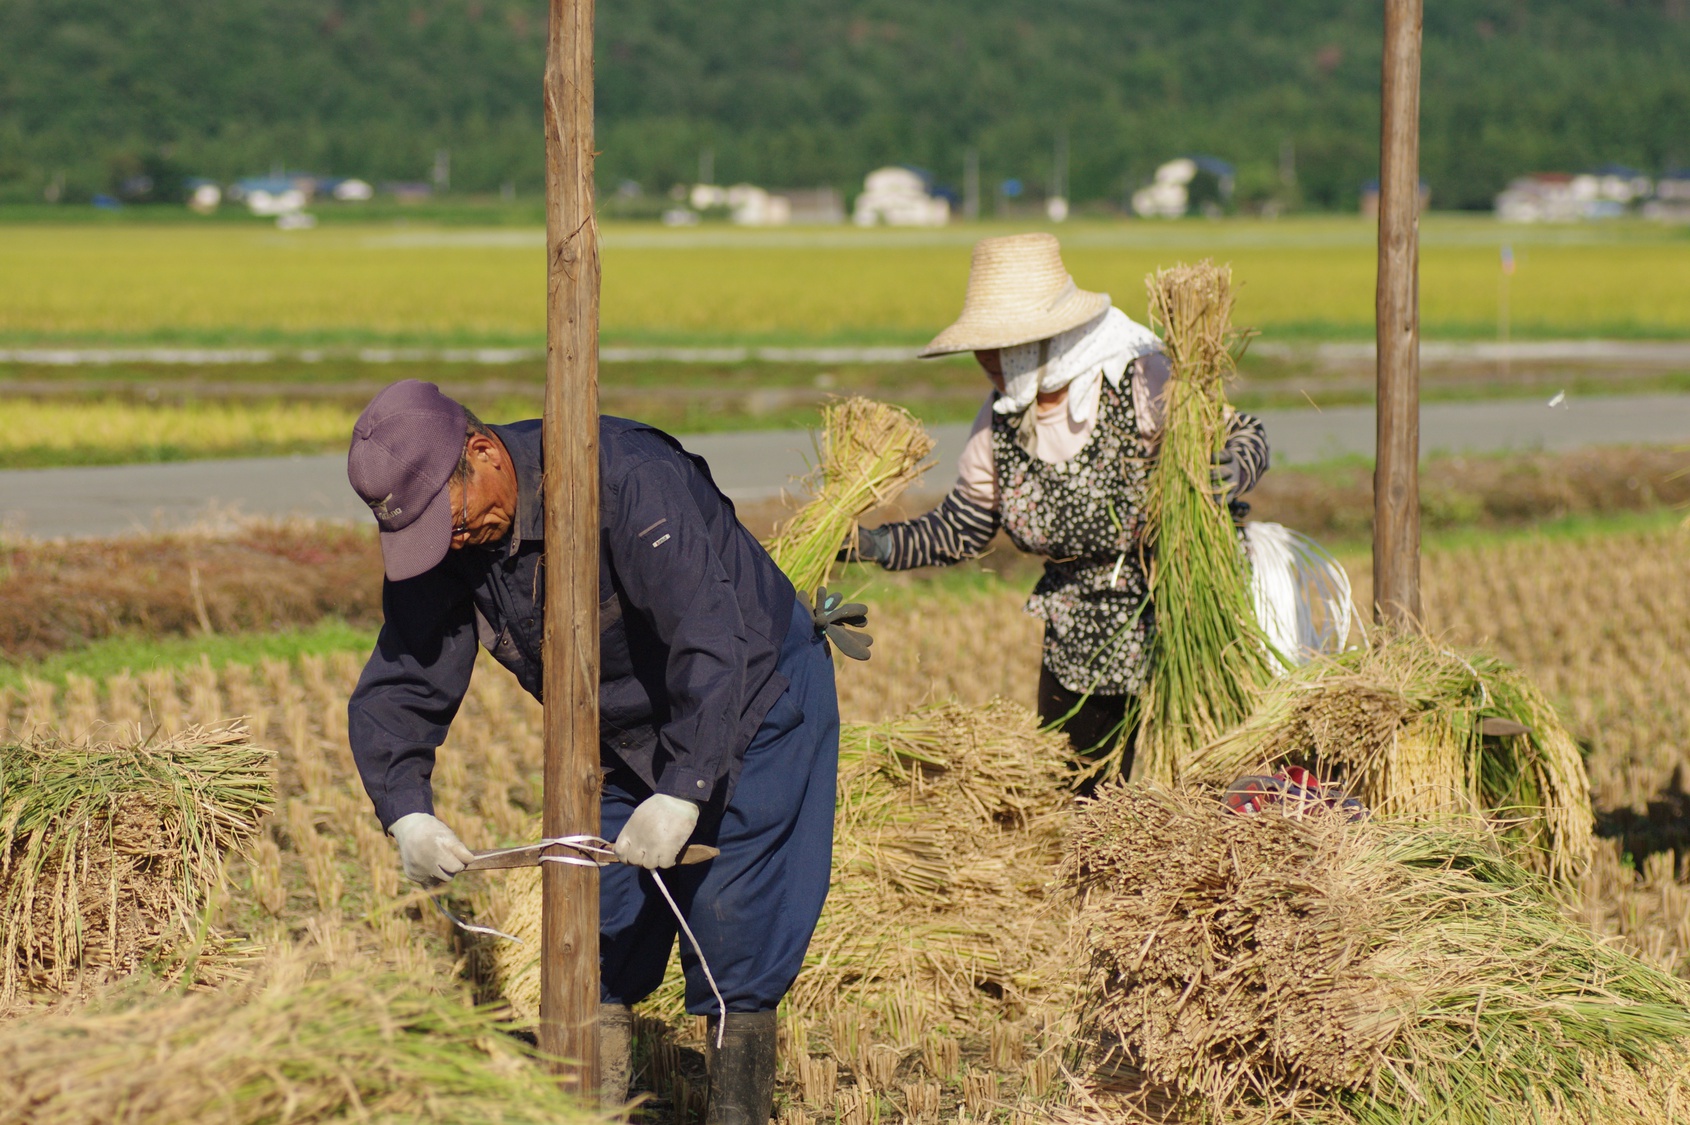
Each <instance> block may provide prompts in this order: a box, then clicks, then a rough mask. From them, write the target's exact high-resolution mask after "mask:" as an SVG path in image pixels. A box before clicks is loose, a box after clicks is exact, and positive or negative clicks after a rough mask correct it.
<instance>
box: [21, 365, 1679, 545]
mask: <svg viewBox="0 0 1690 1125" xmlns="http://www.w3.org/2000/svg"><path fill="white" fill-rule="evenodd" d="M1262 420H1263V422H1264V423H1265V424H1266V426H1267V430H1268V438H1269V440H1270V442H1271V443H1272V446H1273V455H1274V461H1275V463H1276V464H1280V465H1285V464H1296V463H1299V462H1309V461H1319V460H1326V459H1329V458H1333V457H1340V456H1346V455H1355V456H1362V457H1370V456H1372V453H1373V410H1372V408H1371V407H1366V406H1354V407H1329V408H1327V409H1326V410H1324V411H1320V410H1312V409H1306V410H1274V411H1265V412H1263V414H1262ZM966 433H967V427H966V426H962V425H955V426H939V427H937V428H936V429H935V436H936V437H937V438H938V441H939V447H938V450H937V454H936V456H937V458H938V467H937V468H935V469H934V470H933V472H932V473H931V474H930V476H929V484H930V485H931V486H932V487H934V488H942V487H944V485H945V484H946V482H947V481H948V480H949V477H950V466H951V465H953V464H954V463H955V461H956V456H957V453H958V452H959V451H960V450H961V448H962V442H963V439H964V438H965V436H966ZM1420 433H1421V448H1422V449H1423V450H1425V451H1426V452H1428V453H1434V452H1443V453H1479V452H1501V451H1506V450H1510V449H1516V450H1549V451H1561V450H1570V449H1577V448H1580V447H1583V446H1591V445H1630V444H1648V445H1660V444H1675V443H1685V444H1690V395H1636V396H1628V397H1615V398H1591V399H1576V398H1575V399H1570V400H1568V401H1566V402H1565V403H1564V404H1562V405H1559V406H1555V407H1550V406H1548V405H1547V404H1546V403H1543V402H1535V401H1529V400H1510V401H1505V402H1473V403H1453V402H1438V403H1429V404H1427V405H1426V406H1424V407H1423V408H1422V410H1421V418H1420ZM684 440H685V442H686V444H687V446H688V448H690V449H692V450H693V451H694V452H696V453H699V454H700V455H702V456H703V457H705V458H706V459H707V460H708V461H709V462H710V465H711V467H712V470H713V471H714V473H715V475H716V480H717V483H719V484H720V485H721V486H722V488H723V490H724V491H726V492H727V493H728V494H729V495H730V496H732V497H734V498H735V499H736V500H747V501H750V500H761V499H768V498H770V497H774V496H778V495H779V494H780V492H781V490H782V489H783V488H786V487H790V485H791V482H792V480H793V479H794V478H795V477H797V476H799V475H801V474H802V473H803V472H804V470H805V468H806V466H807V463H808V459H809V458H811V457H813V456H814V450H813V447H812V446H811V444H810V437H809V435H808V434H806V433H804V432H802V431H791V430H785V431H772V432H763V433H736V434H702V435H696V436H693V437H690V438H686V439H684ZM345 466H346V462H345V459H344V458H343V457H341V456H338V455H330V456H324V457H284V458H267V459H257V460H244V461H196V462H185V463H180V464H170V465H128V466H118V467H113V468H78V469H34V470H13V471H6V472H0V531H4V533H5V534H7V535H11V536H28V537H35V538H56V537H60V536H90V535H113V534H121V533H124V532H135V531H148V530H157V529H163V528H172V527H181V526H183V525H186V524H194V523H206V522H211V523H216V522H217V521H219V520H227V519H229V518H231V517H235V516H271V517H280V516H290V515H297V516H305V517H309V518H314V519H336V520H367V519H368V518H369V516H368V514H367V512H366V510H365V509H364V506H363V505H362V504H360V503H359V502H358V500H357V498H356V497H354V496H353V495H352V492H351V490H350V489H349V488H348V487H347V484H346V476H345V472H346V467H345Z"/></svg>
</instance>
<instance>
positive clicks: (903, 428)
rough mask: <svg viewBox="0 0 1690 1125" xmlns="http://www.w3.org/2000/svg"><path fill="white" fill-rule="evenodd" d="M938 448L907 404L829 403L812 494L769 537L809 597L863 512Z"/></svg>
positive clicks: (779, 562)
mask: <svg viewBox="0 0 1690 1125" xmlns="http://www.w3.org/2000/svg"><path fill="white" fill-rule="evenodd" d="M931 452H933V438H932V437H931V436H929V434H928V433H927V431H926V430H925V429H924V428H922V425H921V423H920V422H919V421H917V420H916V418H915V416H914V415H912V414H911V413H910V412H909V411H907V410H904V409H902V408H901V407H897V406H888V405H887V404H886V403H883V402H875V401H873V400H871V399H866V398H857V397H853V398H847V399H842V400H840V401H837V402H832V403H829V404H828V405H827V406H825V407H823V408H822V426H821V435H820V437H819V438H818V440H817V446H816V467H815V470H814V472H813V473H812V474H811V476H810V479H809V480H808V481H807V482H806V491H807V492H809V494H810V496H811V499H810V500H809V501H808V502H806V503H805V505H804V507H803V508H801V509H799V511H798V513H797V514H796V515H794V516H793V517H792V518H791V519H789V520H787V521H786V522H785V523H782V524H781V525H780V526H779V527H777V528H775V532H774V535H773V536H772V537H771V538H770V540H769V542H768V544H767V546H768V549H769V554H770V556H772V557H773V558H774V560H775V565H776V566H779V567H780V568H781V569H782V570H783V571H785V572H786V576H787V577H788V578H790V579H791V580H792V585H793V586H794V587H795V588H796V589H797V590H798V594H799V596H800V597H802V598H804V599H805V600H806V601H808V600H809V599H810V598H812V597H814V595H815V593H816V590H817V588H818V587H821V586H823V585H825V584H826V583H827V581H828V575H829V574H830V573H831V572H832V571H833V569H834V557H835V556H836V555H837V554H838V552H839V548H840V547H842V546H844V545H845V544H846V543H849V542H854V541H855V539H856V535H857V520H858V519H860V518H861V517H862V515H863V513H865V512H867V511H870V510H871V509H874V508H880V507H885V506H886V505H887V504H889V503H891V502H892V501H893V500H895V499H897V497H898V496H899V495H900V494H902V492H903V491H904V489H906V488H908V487H909V486H910V485H911V484H913V483H915V481H916V478H918V477H920V476H921V474H922V473H923V472H925V471H926V470H927V469H928V467H929V466H930V465H931V464H932V462H930V461H928V460H927V455H928V454H929V453H931Z"/></svg>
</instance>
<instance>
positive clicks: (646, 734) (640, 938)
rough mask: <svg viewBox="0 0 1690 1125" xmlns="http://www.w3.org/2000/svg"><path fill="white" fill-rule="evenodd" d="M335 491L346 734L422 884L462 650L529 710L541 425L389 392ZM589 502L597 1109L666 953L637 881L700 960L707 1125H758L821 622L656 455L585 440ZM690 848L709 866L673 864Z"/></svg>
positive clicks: (691, 483) (817, 875)
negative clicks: (345, 524) (365, 573)
mask: <svg viewBox="0 0 1690 1125" xmlns="http://www.w3.org/2000/svg"><path fill="white" fill-rule="evenodd" d="M347 476H348V477H349V478H350V480H351V483H352V487H353V488H354V489H355V490H356V491H357V493H358V495H359V497H360V498H362V499H363V500H364V501H365V503H367V504H369V506H370V510H371V511H372V512H374V513H375V517H376V523H377V525H378V526H379V527H380V529H381V537H380V538H381V551H382V563H383V567H384V570H385V572H386V582H385V583H384V584H383V587H382V612H383V615H384V618H385V620H384V622H383V624H382V629H381V635H380V636H379V638H378V639H377V641H376V646H375V651H374V652H373V653H371V655H370V659H369V663H368V664H367V665H365V668H364V673H363V675H362V676H361V677H360V678H359V680H358V686H357V688H356V689H355V690H354V691H353V693H352V699H351V702H350V704H349V705H348V708H347V711H348V728H347V729H348V737H349V740H350V742H351V744H352V755H353V758H354V759H355V760H356V762H357V765H358V772H359V774H360V776H361V777H362V778H363V782H364V788H365V790H366V791H367V792H368V793H369V796H370V800H371V802H372V803H373V804H374V805H375V811H376V815H377V816H378V817H379V818H380V820H381V824H382V827H383V828H385V829H387V831H388V832H389V833H390V834H391V835H392V836H393V838H394V839H395V840H396V841H397V842H398V844H399V855H400V859H401V861H402V863H403V864H404V868H405V873H406V874H407V875H409V876H410V877H411V878H412V879H414V880H416V881H417V882H419V883H422V884H424V885H436V884H439V883H441V882H444V881H445V880H448V879H450V878H452V877H453V876H454V875H455V874H457V873H458V872H460V871H462V870H463V868H464V865H465V864H466V863H468V862H469V861H470V859H471V858H472V855H471V853H470V852H469V850H468V849H467V848H466V847H465V846H464V845H463V843H462V842H461V841H460V840H459V839H458V836H457V834H456V833H455V832H453V830H452V829H451V828H450V827H449V826H448V825H447V824H446V823H444V822H443V821H442V820H441V819H439V818H438V817H436V816H435V815H434V813H435V808H434V797H433V789H432V786H431V784H430V775H431V774H432V772H433V769H434V761H435V752H436V750H437V748H438V747H439V746H440V745H441V743H443V742H444V741H445V739H446V734H447V729H448V727H450V725H451V724H452V721H453V719H454V718H455V716H456V715H457V713H458V707H459V705H460V703H462V701H463V698H464V694H465V692H466V691H467V689H468V688H469V682H470V674H471V672H472V671H473V670H474V668H475V664H476V656H477V653H478V651H479V650H480V649H481V648H483V647H485V648H486V650H487V651H488V653H489V654H491V656H492V658H493V659H494V660H496V661H497V662H498V663H500V664H502V665H504V667H505V668H506V669H508V670H509V671H510V672H511V673H512V674H513V675H515V676H516V678H517V680H518V682H520V683H521V684H522V686H523V687H524V688H526V689H528V691H529V692H531V693H533V694H534V695H535V697H536V698H538V696H539V694H540V687H541V664H540V661H541V650H542V640H541V638H542V633H543V623H544V620H545V613H544V604H543V602H544V588H545V583H544V582H543V581H542V569H543V567H544V565H545V546H546V545H545V542H544V539H543V538H542V536H543V533H544V528H545V521H544V518H543V516H544V513H543V510H542V507H541V504H542V496H543V494H542V491H541V446H540V422H539V421H538V420H537V419H536V420H532V421H526V422H516V423H513V424H511V425H508V426H488V425H484V424H483V423H482V422H481V421H480V420H478V419H477V418H476V417H475V416H474V415H473V414H471V413H470V412H469V411H467V410H465V409H464V408H463V407H462V406H461V405H459V404H458V403H456V402H454V401H452V400H451V399H450V398H447V397H446V396H445V395H443V394H441V393H440V391H439V389H438V388H436V387H435V386H434V385H433V384H432V383H423V382H419V381H417V380H415V379H406V380H402V381H400V382H397V383H394V384H392V385H391V386H389V387H387V388H386V389H384V390H383V391H381V393H380V394H378V395H376V397H375V399H374V400H372V401H371V403H370V405H369V406H368V407H366V408H365V410H364V412H363V414H362V415H361V416H360V417H359V419H358V421H357V423H356V425H354V427H353V430H352V446H351V450H350V452H349V454H348V458H347ZM599 484H600V492H601V495H600V502H599V513H600V526H599V559H600V563H599V597H600V605H599V629H600V635H599V654H600V667H599V691H598V700H599V731H600V736H599V737H600V740H601V741H600V758H601V764H602V767H603V771H604V784H603V803H602V806H601V811H600V831H601V832H602V833H603V834H604V835H605V837H606V838H607V839H610V840H613V841H615V845H614V850H615V854H616V856H617V857H619V858H620V859H621V860H622V863H620V864H614V865H611V866H606V867H603V868H602V869H601V873H600V882H599V925H600V934H599V952H600V981H601V985H600V996H601V998H602V1001H603V1006H602V1009H601V1017H600V1028H601V1037H600V1041H601V1057H602V1062H603V1072H604V1089H603V1097H604V1099H605V1100H606V1101H607V1102H608V1103H611V1104H618V1105H619V1104H620V1103H621V1102H623V1101H624V1100H625V1099H626V1097H627V1088H628V1076H629V1036H630V1033H631V1029H632V1016H631V1014H630V1012H629V1007H628V1006H629V1005H630V1004H633V1003H636V1002H638V1001H640V1000H642V999H644V998H645V997H646V996H648V995H650V994H651V992H652V991H653V990H655V989H656V988H657V987H658V985H660V984H661V983H662V981H663V974H664V970H665V968H666V966H667V964H668V960H669V953H670V950H671V949H672V948H673V947H674V945H675V942H676V931H677V920H676V917H675V915H674V914H672V913H671V909H670V905H669V903H668V902H667V901H666V899H667V895H662V896H661V897H660V892H661V891H663V888H662V887H659V886H658V885H657V884H656V882H655V880H654V878H653V872H655V870H656V869H659V868H661V869H664V871H665V872H666V874H665V875H664V876H663V878H664V880H665V886H666V887H667V889H668V891H669V892H671V893H673V895H674V899H675V903H676V904H677V905H676V906H675V909H676V910H677V911H678V912H679V914H680V915H682V916H684V917H685V918H686V920H687V922H688V924H689V925H690V927H691V934H692V936H693V937H694V938H695V939H696V941H697V943H698V947H699V950H701V952H702V960H701V958H700V956H699V955H698V954H696V953H695V952H694V950H693V949H692V948H691V947H690V946H683V947H682V951H681V964H682V967H683V969H684V972H685V976H686V997H687V1010H688V1011H690V1012H692V1013H694V1014H695V1015H708V1016H711V1017H717V1018H720V1020H721V1034H720V1042H718V1037H717V1035H715V1034H712V1035H711V1036H710V1040H709V1068H710V1109H709V1116H708V1119H707V1122H708V1125H766V1123H767V1122H768V1120H769V1115H770V1107H771V1104H772V1098H773V1096H774V1077H775V1073H774V1072H775V1008H776V1006H777V1005H778V1004H779V1002H780V999H781V997H782V996H784V995H785V994H786V991H787V990H788V989H789V988H790V987H791V986H792V982H793V979H794V978H795V977H796V976H797V975H798V970H799V967H800V966H801V965H802V964H803V961H804V953H805V950H806V949H807V948H808V946H809V941H810V935H811V932H812V931H813V930H814V928H815V925H816V921H817V919H818V918H819V917H820V915H821V909H822V903H823V900H824V899H825V898H826V897H827V888H828V878H829V872H830V867H831V861H832V848H833V805H834V784H835V773H836V771H837V763H838V755H839V706H838V699H837V696H836V694H835V691H834V681H833V665H832V662H831V658H830V654H829V649H828V644H827V641H826V640H825V639H824V637H823V635H822V631H821V628H822V626H824V625H827V624H829V622H825V621H823V620H821V618H822V617H823V616H825V615H824V614H822V613H821V611H820V610H818V611H817V614H816V615H815V616H812V613H811V611H810V610H809V609H808V608H807V607H805V606H804V605H803V604H802V603H801V602H800V601H799V600H798V597H797V594H796V593H795V592H794V590H793V588H792V583H791V582H789V581H787V578H786V576H785V575H784V574H782V573H781V571H780V569H779V568H778V567H777V566H776V565H775V564H774V561H773V560H772V559H770V558H769V555H768V552H766V551H764V550H763V548H762V546H761V545H760V544H759V543H758V542H757V540H756V539H755V538H753V537H752V535H751V533H750V532H749V531H747V530H746V529H745V527H744V525H743V524H741V523H740V522H739V520H738V519H737V518H736V517H735V515H734V508H733V505H732V504H731V503H730V502H729V501H728V500H727V498H726V497H724V496H723V495H722V493H721V492H720V491H719V490H718V489H717V488H716V485H715V482H714V481H712V480H711V477H710V471H709V469H708V467H707V466H706V465H705V464H704V462H703V460H701V459H700V458H698V457H695V456H693V455H692V454H689V453H687V452H686V451H685V450H684V449H682V448H681V446H680V444H679V443H678V442H676V441H675V439H674V438H672V437H670V436H669V435H667V434H664V433H661V432H660V431H658V430H655V429H652V428H651V427H649V426H643V425H641V424H639V423H637V422H630V421H627V420H625V419H621V418H609V417H605V418H600V420H599ZM832 627H833V628H835V629H836V628H838V626H837V625H834V626H832ZM829 635H832V634H829ZM689 842H691V843H696V844H704V845H710V846H714V847H716V848H718V849H719V854H718V855H717V856H716V857H715V858H714V859H712V860H710V861H708V862H705V863H701V864H698V865H697V866H689V867H679V866H676V860H677V858H678V857H679V855H680V853H681V851H682V849H683V848H685V847H686V846H687V845H688V843H689ZM648 868H649V869H652V871H647V870H646V869H648ZM705 966H708V968H706V967H705ZM712 978H713V979H712ZM717 989H719V990H720V991H719V993H717V992H716V990H717ZM718 996H719V997H720V1004H721V1008H720V1009H719V1008H718V1006H717V1005H718V999H717V998H718ZM719 1013H720V1014H719Z"/></svg>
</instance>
